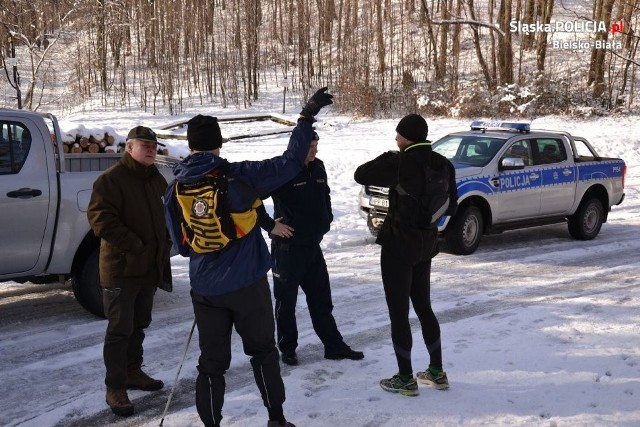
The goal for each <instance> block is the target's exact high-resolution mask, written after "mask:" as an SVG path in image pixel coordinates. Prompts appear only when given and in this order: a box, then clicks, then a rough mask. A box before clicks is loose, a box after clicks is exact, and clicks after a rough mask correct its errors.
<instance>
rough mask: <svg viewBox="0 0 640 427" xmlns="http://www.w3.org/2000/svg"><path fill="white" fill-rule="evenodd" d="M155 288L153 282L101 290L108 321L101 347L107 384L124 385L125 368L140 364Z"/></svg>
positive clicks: (115, 386) (120, 386)
mask: <svg viewBox="0 0 640 427" xmlns="http://www.w3.org/2000/svg"><path fill="white" fill-rule="evenodd" d="M155 292H156V288H155V287H153V286H125V287H122V288H104V289H103V290H102V302H103V304H104V313H105V314H106V316H107V320H108V321H109V323H108V325H107V333H106V335H105V338H104V348H103V357H104V365H105V367H106V368H107V374H106V376H105V380H104V382H105V384H106V385H107V387H110V388H125V387H126V385H127V370H128V369H132V368H136V367H140V366H142V353H143V350H142V342H143V341H144V329H146V328H147V327H149V325H150V324H151V309H152V308H153V295H154V294H155Z"/></svg>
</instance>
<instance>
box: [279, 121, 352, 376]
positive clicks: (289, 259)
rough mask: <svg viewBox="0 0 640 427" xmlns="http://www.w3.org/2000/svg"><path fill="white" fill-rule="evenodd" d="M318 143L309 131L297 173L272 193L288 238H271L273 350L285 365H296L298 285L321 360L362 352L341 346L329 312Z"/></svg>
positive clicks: (327, 214) (327, 202) (325, 200)
mask: <svg viewBox="0 0 640 427" xmlns="http://www.w3.org/2000/svg"><path fill="white" fill-rule="evenodd" d="M319 140H320V138H319V137H318V134H317V133H316V132H314V133H313V140H312V141H311V146H310V148H309V153H308V154H307V157H306V159H305V161H304V168H303V170H302V171H301V172H300V173H298V175H296V177H295V178H294V179H292V180H291V181H289V182H288V183H287V184H285V185H284V186H282V187H280V188H279V189H278V190H277V191H276V192H275V193H274V194H273V195H272V198H273V209H274V216H275V217H276V218H278V220H279V221H282V224H286V225H288V226H289V227H291V228H292V229H293V235H292V236H291V237H286V236H284V237H281V236H277V235H273V234H272V235H271V237H272V240H271V259H272V274H273V294H274V297H275V300H276V307H275V315H276V324H277V329H278V348H279V349H280V352H281V353H282V356H281V357H282V361H283V362H284V363H286V364H288V365H297V364H298V357H297V354H296V348H297V346H298V327H297V323H296V300H297V298H298V288H299V287H301V288H302V290H303V291H304V293H305V295H306V298H307V306H308V308H309V315H310V316H311V322H312V324H313V329H314V330H315V332H316V334H317V335H318V337H319V338H320V341H322V344H323V345H324V357H325V358H326V359H333V360H341V359H352V360H360V359H362V358H364V354H363V353H362V352H360V351H354V350H352V349H351V348H350V347H349V346H348V345H347V344H345V342H344V340H343V338H342V335H341V334H340V332H339V331H338V327H337V325H336V321H335V319H334V317H333V314H332V311H333V302H332V300H331V285H330V283H329V273H328V272H327V264H326V262H325V260H324V256H323V254H322V249H321V248H320V242H321V241H322V238H323V236H324V235H325V234H326V233H327V232H328V231H329V228H330V225H331V222H332V221H333V213H332V211H331V197H330V195H329V193H330V189H329V185H328V183H327V172H326V170H325V168H324V163H323V162H322V160H320V159H318V158H316V154H317V153H318V141H319Z"/></svg>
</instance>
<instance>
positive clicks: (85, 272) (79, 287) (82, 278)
mask: <svg viewBox="0 0 640 427" xmlns="http://www.w3.org/2000/svg"><path fill="white" fill-rule="evenodd" d="M99 259H100V247H96V248H95V249H93V251H91V254H89V256H88V257H87V259H86V260H85V261H84V264H83V265H82V266H81V267H80V269H79V270H78V271H76V272H75V273H74V275H73V276H72V277H71V286H72V288H73V295H75V297H76V300H77V301H78V302H79V303H80V305H81V306H82V307H84V309H85V310H87V311H89V312H90V313H92V314H95V315H96V316H98V317H102V318H104V317H105V315H104V307H103V305H102V289H101V288H100V274H99V270H98V261H99Z"/></svg>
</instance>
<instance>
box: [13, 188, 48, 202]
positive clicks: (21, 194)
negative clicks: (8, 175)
mask: <svg viewBox="0 0 640 427" xmlns="http://www.w3.org/2000/svg"><path fill="white" fill-rule="evenodd" d="M41 195H42V191H40V190H37V189H35V188H21V189H19V190H15V191H9V192H8V193H7V197H11V198H14V199H28V198H30V197H38V196H41Z"/></svg>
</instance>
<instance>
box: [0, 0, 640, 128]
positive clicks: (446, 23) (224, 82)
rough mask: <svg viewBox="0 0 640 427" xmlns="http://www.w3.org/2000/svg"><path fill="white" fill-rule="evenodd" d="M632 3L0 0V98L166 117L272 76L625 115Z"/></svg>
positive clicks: (357, 110)
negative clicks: (96, 106)
mask: <svg viewBox="0 0 640 427" xmlns="http://www.w3.org/2000/svg"><path fill="white" fill-rule="evenodd" d="M638 1H639V0H593V1H584V0H572V1H569V2H566V1H565V2H562V1H559V0H483V1H478V0H268V1H261V0H192V1H187V0H0V34H1V39H0V47H1V49H0V52H1V55H0V72H1V73H2V74H3V75H0V88H1V92H0V93H2V94H3V95H4V96H3V99H2V100H0V106H4V107H14V108H15V107H16V106H17V105H18V100H17V99H16V94H17V93H19V95H20V104H21V107H22V108H27V109H32V110H51V109H52V108H55V109H56V110H59V111H65V110H73V109H75V108H77V107H78V106H80V105H83V104H85V103H87V102H89V101H92V102H96V101H98V102H101V103H102V104H104V105H107V104H108V105H109V106H110V107H112V108H116V109H120V110H123V111H126V110H143V111H148V112H150V113H154V114H155V113H156V112H159V111H160V110H162V111H168V112H169V113H170V114H178V113H180V112H182V111H183V110H184V109H185V108H186V107H188V106H190V105H194V104H198V103H200V104H206V103H212V102H213V103H219V104H220V105H222V106H224V107H226V106H237V107H240V108H243V107H247V106H250V105H251V104H252V103H253V102H255V101H256V100H258V99H259V97H260V96H261V91H263V90H264V89H265V87H266V86H267V85H271V84H273V82H276V84H277V85H278V86H280V87H282V89H283V90H284V88H285V87H286V88H287V90H288V91H289V92H290V93H294V94H299V96H300V99H304V98H306V97H307V96H308V95H309V93H310V92H311V91H313V90H315V88H317V87H320V86H330V87H331V89H332V92H333V93H334V94H335V95H336V98H337V101H338V102H337V103H336V106H337V108H339V109H341V110H343V111H349V112H350V113H351V114H354V115H358V116H379V115H385V114H390V113H395V112H406V111H414V112H421V113H424V114H430V115H438V116H453V117H480V116H482V117H489V116H504V115H512V116H523V117H533V116H538V115H545V114H569V115H592V114H610V113H626V112H632V113H635V112H637V109H638V105H639V104H638V102H637V98H638V90H639V89H640V85H638V84H637V83H638V78H639V76H638V66H639V65H640V63H639V62H638V61H637V60H636V58H635V57H636V53H637V47H638V40H639V38H638V36H637V35H636V34H635V31H634V29H635V28H636V27H637V24H638V15H639V13H638ZM558 23H562V24H566V25H567V26H568V25H572V28H571V30H572V31H559V32H552V31H547V29H548V28H550V26H552V25H557V24H558ZM589 23H591V24H592V25H591V26H589ZM582 24H584V25H585V26H584V27H578V26H579V25H582ZM603 26H604V27H603ZM514 28H515V31H514ZM541 28H542V29H545V30H544V31H540V29H541ZM528 29H530V31H529V30H528ZM612 29H614V30H613V31H611V30H612ZM14 57H15V59H14ZM16 80H18V81H19V83H20V84H19V86H16V84H15V81H16ZM60 88H64V90H60Z"/></svg>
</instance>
